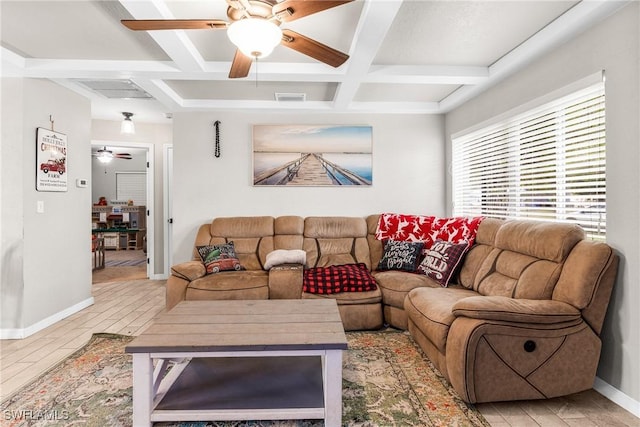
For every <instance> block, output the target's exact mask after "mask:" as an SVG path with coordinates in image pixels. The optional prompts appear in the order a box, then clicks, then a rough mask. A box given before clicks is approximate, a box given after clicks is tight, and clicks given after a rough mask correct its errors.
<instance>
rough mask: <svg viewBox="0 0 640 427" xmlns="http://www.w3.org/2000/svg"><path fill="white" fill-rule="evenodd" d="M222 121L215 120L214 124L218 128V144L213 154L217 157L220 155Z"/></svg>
mask: <svg viewBox="0 0 640 427" xmlns="http://www.w3.org/2000/svg"><path fill="white" fill-rule="evenodd" d="M220 123H221V122H220V120H216V121H215V122H213V126H214V127H215V128H216V145H215V148H214V152H213V155H214V156H216V157H220Z"/></svg>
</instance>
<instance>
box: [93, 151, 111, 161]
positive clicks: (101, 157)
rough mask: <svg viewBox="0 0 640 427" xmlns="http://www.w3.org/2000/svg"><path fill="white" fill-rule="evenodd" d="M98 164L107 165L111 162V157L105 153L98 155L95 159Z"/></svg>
mask: <svg viewBox="0 0 640 427" xmlns="http://www.w3.org/2000/svg"><path fill="white" fill-rule="evenodd" d="M96 158H97V159H98V161H99V162H100V163H109V162H110V161H111V157H109V156H107V155H105V153H100V154H98V156H97V157H96Z"/></svg>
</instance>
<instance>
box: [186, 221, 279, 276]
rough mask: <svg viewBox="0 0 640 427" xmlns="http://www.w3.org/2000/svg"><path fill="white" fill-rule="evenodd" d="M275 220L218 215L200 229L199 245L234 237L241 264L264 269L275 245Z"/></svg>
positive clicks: (224, 241) (217, 243) (227, 240)
mask: <svg viewBox="0 0 640 427" xmlns="http://www.w3.org/2000/svg"><path fill="white" fill-rule="evenodd" d="M274 222H275V221H274V218H273V217H269V216H258V217H222V218H215V219H214V220H213V221H212V222H211V224H209V225H208V226H206V227H201V228H200V229H199V230H198V234H197V236H196V242H195V246H204V245H220V244H224V243H228V242H230V241H233V242H234V244H235V250H236V255H237V256H238V259H239V260H240V264H241V265H242V266H243V267H244V268H245V269H247V270H262V268H263V267H262V266H263V265H264V262H265V260H266V256H267V254H268V253H269V252H271V251H273V250H274V249H275V248H274V242H273V234H274ZM196 252H197V251H196ZM196 255H197V254H196ZM196 259H197V258H196Z"/></svg>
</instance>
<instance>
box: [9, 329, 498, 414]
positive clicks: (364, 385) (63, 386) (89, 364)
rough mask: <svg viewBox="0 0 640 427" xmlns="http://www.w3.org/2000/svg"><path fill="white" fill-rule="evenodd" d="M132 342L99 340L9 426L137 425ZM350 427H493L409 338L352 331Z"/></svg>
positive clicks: (27, 401) (21, 401) (29, 394)
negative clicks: (134, 419)
mask: <svg viewBox="0 0 640 427" xmlns="http://www.w3.org/2000/svg"><path fill="white" fill-rule="evenodd" d="M131 339H133V338H132V337H127V336H122V335H113V334H96V335H94V336H93V337H92V338H91V340H90V341H89V343H88V344H87V345H86V346H84V347H83V348H81V349H80V350H78V351H77V352H75V353H74V354H73V355H71V356H69V357H68V358H67V359H65V360H64V361H62V362H61V363H59V364H58V365H57V366H55V367H54V368H52V369H51V370H49V371H48V372H46V373H45V374H43V375H42V376H41V377H39V378H38V379H36V380H35V381H34V382H33V383H31V384H30V385H28V386H26V387H24V388H23V389H21V390H19V391H18V392H16V393H15V394H14V395H13V396H11V397H9V398H8V399H6V400H5V401H4V402H2V403H1V404H0V410H1V411H2V412H1V413H2V418H3V422H4V423H3V424H2V425H3V426H5V425H6V426H8V427H9V426H11V427H17V426H21V427H22V426H34V427H35V426H76V425H82V426H131V425H132V398H131V395H132V387H131V384H132V372H131V356H130V355H128V354H126V353H124V347H125V346H126V344H127V343H128V342H130V341H131ZM347 339H348V342H349V350H348V351H347V352H345V355H344V358H343V360H344V371H343V425H345V426H363V427H373V426H489V424H488V423H487V421H486V420H485V419H484V418H483V417H482V415H481V414H480V413H479V412H478V411H477V410H476V409H475V408H474V407H473V406H471V405H467V404H466V403H465V402H464V401H462V400H461V399H460V398H459V396H458V395H457V394H456V392H455V391H454V390H453V389H452V388H451V386H450V385H449V384H448V383H447V381H446V380H445V379H444V377H443V376H442V375H441V374H440V373H439V372H438V371H437V370H436V369H435V368H434V367H433V365H432V364H431V362H430V361H429V360H428V359H427V358H426V356H425V355H424V354H423V353H422V351H421V350H420V348H419V347H418V346H417V345H416V344H415V343H414V341H413V340H412V339H411V337H410V335H409V334H408V333H406V332H400V331H396V330H393V329H389V330H385V331H380V332H348V333H347ZM155 425H156V426H158V427H159V426H162V427H169V426H171V427H210V426H211V427H261V426H265V427H266V426H269V427H307V426H308V427H311V426H314V427H315V426H322V425H323V423H322V421H319V420H300V421H242V422H190V423H156V424H155Z"/></svg>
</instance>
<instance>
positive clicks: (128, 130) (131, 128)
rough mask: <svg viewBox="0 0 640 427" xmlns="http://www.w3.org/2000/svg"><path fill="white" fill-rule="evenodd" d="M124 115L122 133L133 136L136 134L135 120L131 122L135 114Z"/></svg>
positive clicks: (121, 126)
mask: <svg viewBox="0 0 640 427" xmlns="http://www.w3.org/2000/svg"><path fill="white" fill-rule="evenodd" d="M122 115H123V116H124V120H122V124H121V125H120V133H122V134H128V135H133V134H134V133H136V127H135V125H134V124H133V120H131V117H132V116H133V113H125V112H123V113H122Z"/></svg>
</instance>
